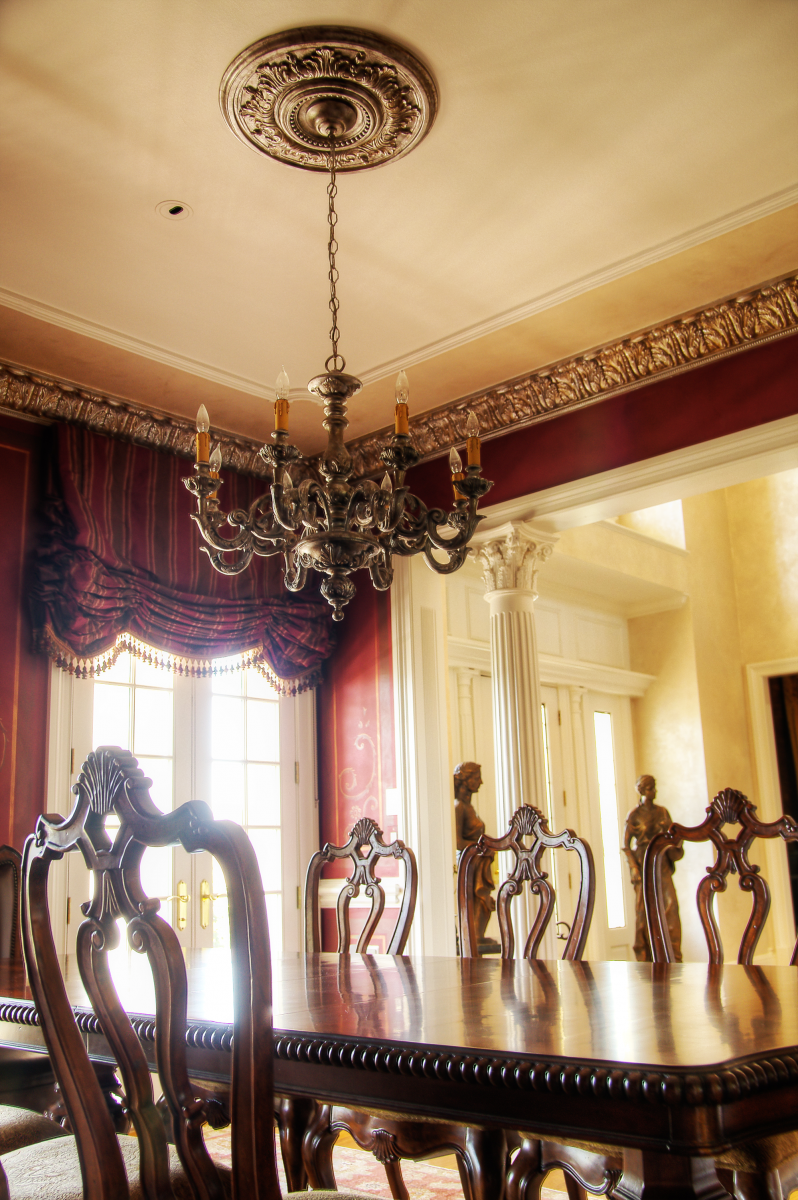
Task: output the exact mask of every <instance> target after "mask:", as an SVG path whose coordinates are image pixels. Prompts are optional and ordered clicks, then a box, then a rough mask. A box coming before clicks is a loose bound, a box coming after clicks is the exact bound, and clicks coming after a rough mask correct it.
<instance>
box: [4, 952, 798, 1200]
mask: <svg viewBox="0 0 798 1200" xmlns="http://www.w3.org/2000/svg"><path fill="white" fill-rule="evenodd" d="M186 959H187V963H188V967H189V970H188V987H189V992H188V1005H187V1011H188V1026H187V1030H186V1048H187V1062H188V1066H189V1070H190V1072H191V1075H192V1076H194V1075H196V1076H197V1077H199V1078H203V1079H206V1080H208V1081H209V1084H210V1085H212V1084H213V1083H214V1082H224V1081H225V1080H229V1078H230V1067H231V1062H232V1058H231V1038H232V1034H233V1013H234V1009H233V992H232V971H231V967H230V956H229V953H228V952H227V951H224V950H199V951H194V952H190V953H188V954H187V956H186ZM408 964H409V965H410V966H411V967H412V970H407V969H406V967H407V965H408ZM61 966H62V967H63V968H64V978H65V985H66V991H67V997H68V999H69V1002H70V1003H71V1005H72V1008H73V1011H74V1012H75V1013H76V1014H77V1022H78V1028H79V1029H80V1030H81V1031H82V1032H83V1033H84V1035H85V1037H86V1041H87V1044H88V1049H89V1053H90V1054H91V1056H92V1058H97V1059H103V1058H105V1059H106V1060H107V1059H108V1058H110V1049H109V1046H108V1043H107V1041H106V1040H105V1039H104V1037H103V1036H102V1033H101V1031H100V1026H99V1021H98V1019H97V1017H96V1016H95V1014H94V1012H93V1010H92V1008H91V1005H90V1004H89V1003H88V1002H87V997H86V992H85V989H84V987H83V983H82V981H81V979H80V975H79V972H78V970H77V964H76V962H75V960H74V958H70V959H67V960H61ZM340 967H341V959H340V958H339V956H338V955H336V954H313V955H304V954H291V953H284V954H282V955H278V956H276V958H275V960H274V962H273V964H272V968H273V984H272V995H273V1004H274V1027H275V1034H274V1079H275V1087H276V1088H277V1090H278V1091H279V1092H280V1093H282V1094H283V1095H291V1096H319V1097H321V1098H323V1099H325V1100H327V1101H328V1102H329V1103H340V1104H344V1105H347V1106H352V1107H359V1108H369V1109H371V1110H372V1111H376V1110H382V1111H386V1112H389V1113H391V1114H393V1115H395V1116H402V1115H404V1114H411V1115H415V1116H420V1117H427V1118H430V1119H435V1120H438V1121H451V1122H455V1123H458V1124H471V1125H473V1126H475V1127H487V1128H491V1129H494V1130H497V1129H505V1130H509V1131H514V1130H518V1129H521V1130H523V1131H524V1132H528V1133H530V1134H534V1135H536V1136H538V1137H539V1138H541V1139H543V1140H546V1139H553V1140H561V1139H562V1136H563V1134H564V1133H565V1134H567V1137H568V1140H569V1142H571V1143H577V1144H586V1145H589V1144H590V1143H591V1142H600V1143H601V1144H605V1145H606V1144H609V1145H614V1146H617V1147H618V1148H619V1150H620V1151H621V1152H622V1157H623V1165H624V1176H623V1180H622V1182H621V1184H620V1188H619V1195H621V1196H622V1197H624V1198H626V1200H628V1198H630V1197H633V1198H635V1200H639V1198H640V1197H643V1198H644V1200H652V1198H653V1197H657V1200H661V1198H662V1197H663V1196H667V1197H668V1200H679V1198H681V1197H685V1198H686V1197H694V1196H700V1197H701V1198H702V1200H707V1198H709V1200H714V1198H715V1197H720V1198H724V1197H725V1195H726V1192H725V1189H723V1188H722V1187H721V1185H720V1184H719V1183H716V1170H715V1165H714V1161H713V1159H714V1158H715V1157H716V1156H718V1155H721V1154H731V1153H735V1152H738V1151H739V1152H744V1151H747V1149H748V1148H750V1147H751V1146H755V1145H756V1144H757V1143H758V1142H759V1140H760V1139H761V1138H762V1136H763V1135H764V1134H766V1133H767V1134H770V1135H774V1134H788V1133H794V1132H795V1131H796V1130H798V1005H796V1003H795V997H796V977H795V968H794V967H788V966H782V967H774V966H766V967H761V968H757V967H753V968H752V967H741V966H735V965H726V966H723V967H710V968H708V967H707V966H706V964H702V963H674V964H667V963H665V964H659V963H653V964H652V963H638V962H596V963H586V962H560V961H554V962H540V961H539V962H531V963H530V962H527V961H503V960H501V959H498V958H490V957H488V958H484V957H483V958H425V957H418V958H409V959H407V958H405V959H402V958H391V957H387V956H386V957H382V956H380V957H369V956H363V957H361V956H360V955H350V957H349V978H348V979H347V980H346V997H344V996H342V994H341V990H340V974H339V972H340ZM375 972H378V973H379V979H378V980H377V979H375ZM115 979H116V982H117V989H118V991H119V995H120V999H121V1000H122V1003H123V1004H124V1006H125V1008H126V1009H127V1011H128V1012H129V1013H131V1014H132V1016H131V1023H132V1025H133V1028H134V1030H135V1031H136V1033H137V1034H138V1036H139V1040H140V1042H141V1044H142V1046H143V1048H144V1050H145V1053H146V1056H147V1060H148V1062H149V1063H150V1064H151V1065H152V1066H153V1067H155V1065H156V1060H155V1052H154V1041H153V1038H154V1033H153V1014H154V1011H155V996H154V990H153V985H152V980H151V978H150V975H149V972H148V971H147V970H146V964H141V963H140V961H139V959H138V956H137V955H131V956H130V963H129V965H127V966H125V964H120V965H119V966H118V968H117V969H116V971H115ZM355 996H358V997H362V998H363V1002H362V1003H358V1005H357V1006H353V1003H352V998H353V997H355ZM719 996H720V997H722V1003H721V1002H720V1000H719ZM37 1021H38V1014H37V1012H36V1007H35V1004H34V1001H33V999H32V996H31V992H30V988H29V987H28V986H27V984H26V981H25V977H24V972H23V971H22V970H21V969H20V968H19V967H17V966H15V965H13V964H10V963H3V964H0V1040H2V1041H3V1042H4V1043H9V1042H12V1043H13V1044H17V1045H20V1044H21V1045H24V1046H26V1047H27V1048H31V1049H35V1048H37V1046H38V1047H39V1048H40V1049H43V1046H42V1039H41V1033H40V1030H39V1028H38V1025H37ZM761 1194H762V1193H761V1192H760V1195H761ZM764 1194H765V1195H767V1194H768V1193H767V1192H765V1193H764ZM498 1195H499V1193H498V1192H497V1193H496V1197H497V1200H498Z"/></svg>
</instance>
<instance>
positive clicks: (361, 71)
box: [184, 29, 493, 621]
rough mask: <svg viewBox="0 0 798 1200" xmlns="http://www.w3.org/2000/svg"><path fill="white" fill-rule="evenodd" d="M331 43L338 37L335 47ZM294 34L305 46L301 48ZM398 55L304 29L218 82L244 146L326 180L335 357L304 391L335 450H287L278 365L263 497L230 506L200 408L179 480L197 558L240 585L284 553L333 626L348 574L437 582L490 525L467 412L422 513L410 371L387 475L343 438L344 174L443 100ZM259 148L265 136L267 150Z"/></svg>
mask: <svg viewBox="0 0 798 1200" xmlns="http://www.w3.org/2000/svg"><path fill="white" fill-rule="evenodd" d="M311 34H315V35H317V36H319V37H321V38H322V44H321V45H313V44H312V43H309V42H308V38H309V37H310V35H311ZM328 35H332V40H331V41H330V37H329V36H328ZM292 38H297V39H298V42H297V44H293V43H292V42H291V39H292ZM267 45H268V46H270V47H272V49H274V47H275V46H279V53H277V51H276V50H275V60H274V61H272V59H270V58H268V57H265V54H266V51H265V49H264V47H266V46H267ZM342 46H344V47H346V52H344V50H342V49H341V47H342ZM375 46H377V47H379V50H380V53H379V54H377V53H376V51H375ZM289 47H291V48H290V49H289ZM364 47H365V48H364ZM390 53H391V55H392V58H391V59H390V60H389V59H388V58H387V57H386V53H385V52H384V43H382V42H381V41H379V42H378V40H377V39H375V38H373V37H372V36H371V35H370V34H360V33H358V32H357V31H354V30H329V29H320V30H298V31H296V32H295V33H293V34H280V35H278V36H277V37H275V38H269V39H267V41H266V42H260V43H258V45H257V46H256V47H250V48H249V50H246V51H245V52H244V54H243V55H240V56H239V58H237V59H236V60H235V62H234V63H233V64H232V65H231V66H230V67H229V68H228V70H227V73H226V74H225V77H224V80H223V81H222V103H223V105H226V107H225V111H226V112H227V113H228V119H230V117H229V114H230V112H231V107H230V105H229V104H227V101H231V103H232V112H233V114H234V115H235V116H236V120H235V121H232V120H231V122H230V123H231V125H232V127H233V129H234V130H235V132H236V133H237V134H238V135H239V136H242V131H243V130H247V131H248V132H247V134H246V140H248V141H252V142H253V144H257V145H258V147H259V149H263V150H264V151H265V153H267V154H274V155H275V157H278V158H282V160H283V161H284V162H287V163H290V164H291V165H293V166H299V167H306V168H308V169H310V170H321V169H324V170H327V171H329V173H330V182H329V183H328V184H327V225H328V240H327V262H328V271H327V278H328V280H329V284H330V304H329V307H330V314H331V317H332V324H331V327H330V345H331V350H332V353H331V354H330V355H329V357H328V359H327V361H326V362H325V364H324V371H323V373H322V374H321V375H317V376H316V377H315V378H314V379H311V381H310V383H309V384H308V391H310V392H312V393H314V395H316V396H318V398H319V400H320V401H321V402H322V403H323V405H324V421H323V422H322V424H323V427H324V428H325V429H326V430H327V446H326V448H325V450H324V451H323V452H322V454H320V455H319V457H318V459H317V460H315V461H313V460H309V459H306V458H304V457H303V455H302V454H301V452H300V450H299V448H298V447H297V446H295V445H293V443H292V442H291V441H290V440H289V434H288V423H289V421H288V418H289V409H290V405H289V399H288V398H289V384H288V376H287V374H286V372H285V368H283V370H282V371H281V372H280V374H279V376H278V377H277V385H276V395H277V398H276V400H275V402H274V432H273V433H272V440H271V443H270V444H267V445H265V446H263V447H262V448H261V450H260V457H261V458H262V460H263V462H264V463H265V464H266V466H267V468H268V473H269V477H270V480H271V485H270V487H269V488H268V491H266V492H265V493H264V495H262V496H259V497H258V498H257V499H256V500H255V501H254V502H253V503H252V504H251V505H250V507H249V509H248V510H247V511H246V512H245V511H244V510H243V509H235V510H234V511H232V512H229V513H226V512H224V511H223V510H222V508H221V506H220V502H219V491H220V490H221V488H222V485H223V481H222V479H221V476H220V468H221V465H222V454H221V449H220V447H219V446H218V445H217V446H215V447H214V450H213V452H212V453H211V448H210V422H209V418H208V413H207V411H206V409H205V406H204V405H202V406H201V408H200V410H199V412H198V413H197V461H196V463H195V464H194V474H193V475H192V476H190V477H189V478H188V479H186V480H184V482H185V485H186V487H187V488H188V489H189V491H190V492H191V493H192V494H193V495H194V496H195V497H196V501H197V509H196V512H193V513H192V514H191V515H192V517H193V519H194V520H195V521H196V523H197V525H198V527H199V531H200V534H201V536H202V538H203V539H204V541H205V543H206V544H205V545H204V546H203V547H202V549H203V550H204V551H205V552H206V553H207V555H208V557H209V558H210V560H211V563H212V564H213V566H214V567H215V568H216V570H217V571H220V572H222V574H224V575H237V574H238V573H239V572H240V571H244V570H246V568H247V567H248V566H249V564H250V562H251V560H252V556H253V555H260V556H262V557H268V556H270V555H275V554H281V555H282V556H283V561H284V563H285V569H284V572H283V579H284V582H285V586H286V587H287V588H288V590H289V591H291V592H298V591H300V590H301V589H302V588H303V587H304V586H305V583H306V581H307V578H308V573H309V572H310V571H311V570H312V571H316V572H318V573H319V574H320V575H322V576H323V579H322V583H321V594H322V596H324V598H325V599H326V600H327V602H328V603H329V604H330V605H331V607H332V610H333V614H332V615H333V620H334V621H340V620H342V619H343V615H344V611H343V610H344V606H345V605H347V604H348V603H349V601H350V600H351V599H352V597H353V596H354V594H355V585H354V583H353V582H352V580H351V578H350V576H351V575H352V574H354V572H355V571H358V570H361V569H362V568H365V569H367V570H368V572H369V575H370V576H371V581H372V583H373V584H374V587H375V588H377V589H378V590H380V591H385V590H386V589H387V588H389V587H390V586H391V583H392V582H393V556H394V555H395V554H398V555H400V556H403V557H406V556H409V555H412V554H423V555H424V557H425V558H426V561H427V563H428V564H429V566H430V567H431V568H432V569H433V571H437V572H438V574H441V575H448V574H450V573H451V572H452V571H456V570H457V569H458V567H461V566H462V565H463V563H464V562H465V559H466V555H467V554H468V545H469V542H470V541H471V538H472V537H473V535H474V531H475V530H476V528H477V525H478V524H479V522H480V521H481V520H482V518H481V517H480V516H478V515H477V504H478V502H479V499H480V497H481V496H484V495H485V493H486V492H487V491H488V490H489V489H490V488H491V487H493V484H492V483H491V482H490V481H489V480H487V479H483V478H482V468H481V466H480V439H479V425H478V423H477V419H476V417H475V416H474V414H473V413H471V414H469V418H468V421H467V422H466V427H465V431H464V432H465V434H466V439H465V440H466V450H467V454H468V464H467V466H466V467H465V468H464V467H463V463H462V460H461V458H460V455H459V453H458V451H457V450H456V449H455V448H454V446H452V448H451V453H450V455H449V468H450V470H451V476H452V490H453V497H454V503H453V507H452V510H451V511H450V512H444V510H443V509H441V508H432V509H428V508H427V506H426V505H425V504H424V502H423V501H422V500H420V499H419V497H418V496H414V495H413V493H412V492H411V491H410V489H409V488H408V487H406V486H405V474H406V472H407V471H408V469H409V468H410V467H412V466H414V465H415V464H416V463H417V462H418V458H419V455H418V451H417V450H416V448H415V446H414V445H413V442H412V440H411V438H410V434H409V429H408V399H409V385H408V381H407V376H406V375H405V373H404V371H400V372H399V376H398V378H397V380H396V412H395V421H394V433H393V436H392V437H391V438H390V439H389V440H388V442H387V444H386V445H385V446H383V448H382V453H381V454H380V461H381V462H382V465H383V466H384V467H385V474H384V475H383V478H382V482H381V483H379V484H378V483H376V482H375V481H374V480H373V479H368V478H362V477H358V476H357V475H356V474H355V471H354V465H353V462H352V456H351V454H350V452H349V450H348V449H347V447H346V444H345V442H344V432H345V430H346V428H347V426H348V424H349V421H348V420H347V415H346V409H347V402H348V401H349V400H350V398H351V397H352V396H356V395H357V393H358V392H359V391H360V389H361V386H362V385H361V382H360V380H359V379H356V378H355V376H354V375H347V374H346V360H345V359H344V357H343V355H341V354H340V353H339V352H338V342H339V338H340V331H339V329H338V309H339V304H338V295H337V283H338V268H337V266H336V254H337V252H338V242H337V240H336V226H337V223H338V214H337V213H336V211H335V200H336V196H337V195H338V184H337V173H338V171H339V170H340V169H341V168H342V166H343V164H345V163H348V164H349V169H350V170H355V169H359V168H364V167H375V166H379V165H380V164H381V163H383V162H385V161H387V159H388V158H391V157H394V158H396V157H398V156H399V155H400V154H406V153H407V151H408V150H410V149H411V148H412V147H413V146H414V145H416V144H417V142H418V141H419V139H420V138H421V137H422V136H423V134H424V132H425V131H426V129H427V128H428V127H429V121H430V120H431V117H432V115H433V114H434V103H433V102H434V101H435V98H436V91H435V85H434V83H433V81H432V79H431V77H430V76H429V74H428V73H427V72H426V71H425V70H424V68H422V67H421V66H420V64H418V63H417V62H416V60H415V59H413V58H412V56H411V55H410V54H409V53H408V52H407V51H403V50H402V49H401V48H400V47H398V46H392V47H390ZM408 64H412V66H413V68H414V70H415V72H416V74H415V75H414V74H413V73H412V72H411V70H410V68H409V66H408ZM418 72H423V79H424V81H425V87H424V88H423V89H420V86H417V82H418V79H419V78H421V76H420V75H419V74H418ZM253 81H254V82H253ZM408 81H409V82H408ZM234 93H236V94H237V95H238V96H239V100H238V101H237V102H236V101H232V99H231V98H232V97H233V94H234ZM253 113H257V114H260V115H259V116H257V117H254V116H252V120H251V124H247V121H248V120H249V116H247V115H246V114H250V116H251V114H253ZM264 113H268V114H270V116H271V118H272V125H271V126H267V123H266V121H265V120H261V116H262V115H263V114H264ZM242 114H244V115H243V116H242ZM425 118H427V119H425ZM278 120H279V121H280V122H282V124H278ZM267 129H271V130H272V131H274V130H278V132H277V133H275V134H274V137H273V140H272V141H269V140H268V138H266V130H267ZM260 138H264V139H265V140H264V141H263V143H261V142H260V141H259V140H258V139H260ZM292 471H293V472H294V474H293V475H292V473H291V472H292ZM226 529H228V530H230V532H229V533H226V532H225V530H226ZM436 555H438V556H443V557H436Z"/></svg>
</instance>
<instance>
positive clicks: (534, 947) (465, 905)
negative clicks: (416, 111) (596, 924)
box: [457, 804, 596, 960]
mask: <svg viewBox="0 0 798 1200" xmlns="http://www.w3.org/2000/svg"><path fill="white" fill-rule="evenodd" d="M524 838H530V839H531V840H530V844H529V845H528V846H527V845H526V844H525V843H524V840H523V839H524ZM558 846H559V847H562V848H563V849H565V850H570V851H573V852H574V853H575V854H576V856H577V858H578V859H579V864H580V881H579V896H578V899H577V904H576V912H575V914H574V919H573V923H572V925H571V930H570V933H569V934H568V938H567V941H566V943H565V950H564V951H563V958H564V959H569V960H573V959H578V958H581V957H582V954H583V952H584V948H585V942H586V941H587V935H588V933H589V931H590V922H591V920H592V917H593V905H594V903H595V896H596V877H595V869H594V866H593V853H592V851H591V849H590V846H589V845H588V844H587V842H585V841H583V840H582V838H580V837H577V835H576V834H575V833H574V831H573V830H572V829H564V830H563V831H562V833H552V832H551V830H550V829H549V827H548V825H547V823H546V818H545V817H544V815H543V813H542V812H540V810H539V809H537V808H533V807H532V806H531V805H529V804H525V805H523V807H522V808H519V809H516V811H515V812H514V813H513V816H512V819H511V820H510V828H509V830H508V832H507V833H506V834H505V835H504V837H500V838H492V837H488V836H487V835H486V834H483V835H482V837H481V838H480V839H479V841H477V842H475V843H474V844H473V845H471V846H467V847H466V849H465V850H464V851H463V853H462V854H461V856H460V865H459V867H458V870H457V909H458V916H459V922H460V946H461V948H462V954H463V956H464V957H474V956H476V955H477V954H478V947H477V930H476V922H475V914H474V908H473V903H472V899H471V898H472V896H473V894H474V888H473V884H474V876H475V874H476V871H477V868H478V865H479V862H480V859H482V858H484V857H486V856H488V855H490V856H492V855H493V854H494V853H495V852H496V851H497V850H509V851H511V852H512V854H513V856H514V859H515V866H514V867H513V870H512V871H511V872H510V874H509V875H508V877H507V879H506V880H505V881H504V883H503V884H502V885H501V887H500V888H499V892H498V895H497V898H496V913H497V916H498V918H499V930H500V936H501V947H502V958H512V957H513V955H514V953H515V933H514V931H513V923H512V920H511V916H510V902H511V901H512V899H513V897H515V896H517V895H519V894H520V893H521V892H522V891H523V887H524V882H527V883H528V884H529V890H530V892H531V893H532V894H533V895H534V896H537V899H538V909H537V913H536V915H535V919H534V921H533V923H532V928H531V929H530V931H529V936H528V938H527V940H526V945H525V946H524V958H528V959H534V958H537V956H538V949H539V947H540V943H541V940H542V938H543V935H544V933H545V932H546V929H547V927H548V924H549V922H550V920H551V918H552V915H553V913H554V901H555V895H554V888H553V887H552V884H551V881H550V879H549V877H548V875H547V873H546V872H545V871H543V870H542V869H541V865H540V862H541V858H542V857H543V853H544V851H546V850H549V849H555V848H556V847H558Z"/></svg>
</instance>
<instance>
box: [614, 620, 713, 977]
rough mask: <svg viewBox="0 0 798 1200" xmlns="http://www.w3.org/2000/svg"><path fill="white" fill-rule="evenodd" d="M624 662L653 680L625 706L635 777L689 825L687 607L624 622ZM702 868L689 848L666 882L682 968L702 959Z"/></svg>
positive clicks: (702, 802) (698, 750)
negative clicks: (677, 921) (647, 778)
mask: <svg viewBox="0 0 798 1200" xmlns="http://www.w3.org/2000/svg"><path fill="white" fill-rule="evenodd" d="M629 659H630V666H631V668H632V670H633V671H644V672H645V673H646V674H648V675H656V679H655V681H654V682H653V683H652V684H651V685H650V687H649V688H648V690H647V691H646V693H645V695H644V696H642V697H640V699H638V700H633V701H632V723H633V728H634V739H635V761H636V763H637V769H638V772H639V774H641V775H642V774H646V775H654V776H655V778H656V780H657V803H658V804H662V805H664V806H665V808H667V809H668V811H669V812H670V814H671V817H672V818H673V820H674V821H679V822H681V823H682V824H684V825H695V824H697V822H698V821H700V820H701V818H702V817H703V815H704V809H705V807H706V804H707V781H706V768H705V763H704V743H703V738H702V733H701V707H700V702H699V694H698V681H697V678H696V661H695V638H694V632H693V616H692V611H691V605H690V603H689V601H688V602H687V603H685V604H684V605H683V606H682V607H681V608H679V609H675V610H672V611H670V612H662V613H653V614H651V615H650V616H644V617H633V618H631V619H630V620H629ZM705 866H706V852H705V850H701V849H700V848H699V847H695V848H693V847H690V848H688V849H687V850H686V852H685V858H684V859H683V860H682V861H681V862H680V863H679V864H678V865H677V868H676V875H675V877H674V879H675V883H676V892H677V895H678V897H679V909H680V912H681V916H682V948H683V955H684V958H685V960H686V961H688V962H689V961H701V960H702V959H705V958H706V943H705V941H704V935H703V933H702V931H701V926H700V923H699V920H698V913H697V911H696V907H695V890H696V887H697V886H698V881H699V879H700V878H701V876H702V875H703V873H704V868H705Z"/></svg>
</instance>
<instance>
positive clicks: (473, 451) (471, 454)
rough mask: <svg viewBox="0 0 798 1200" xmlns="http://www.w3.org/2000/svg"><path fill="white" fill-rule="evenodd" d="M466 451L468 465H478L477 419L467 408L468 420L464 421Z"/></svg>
mask: <svg viewBox="0 0 798 1200" xmlns="http://www.w3.org/2000/svg"><path fill="white" fill-rule="evenodd" d="M466 452H467V454H468V465H469V467H478V466H479V464H480V457H479V454H480V450H479V421H478V420H477V418H476V416H475V414H474V413H473V412H472V411H471V409H469V410H468V420H467V421H466Z"/></svg>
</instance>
